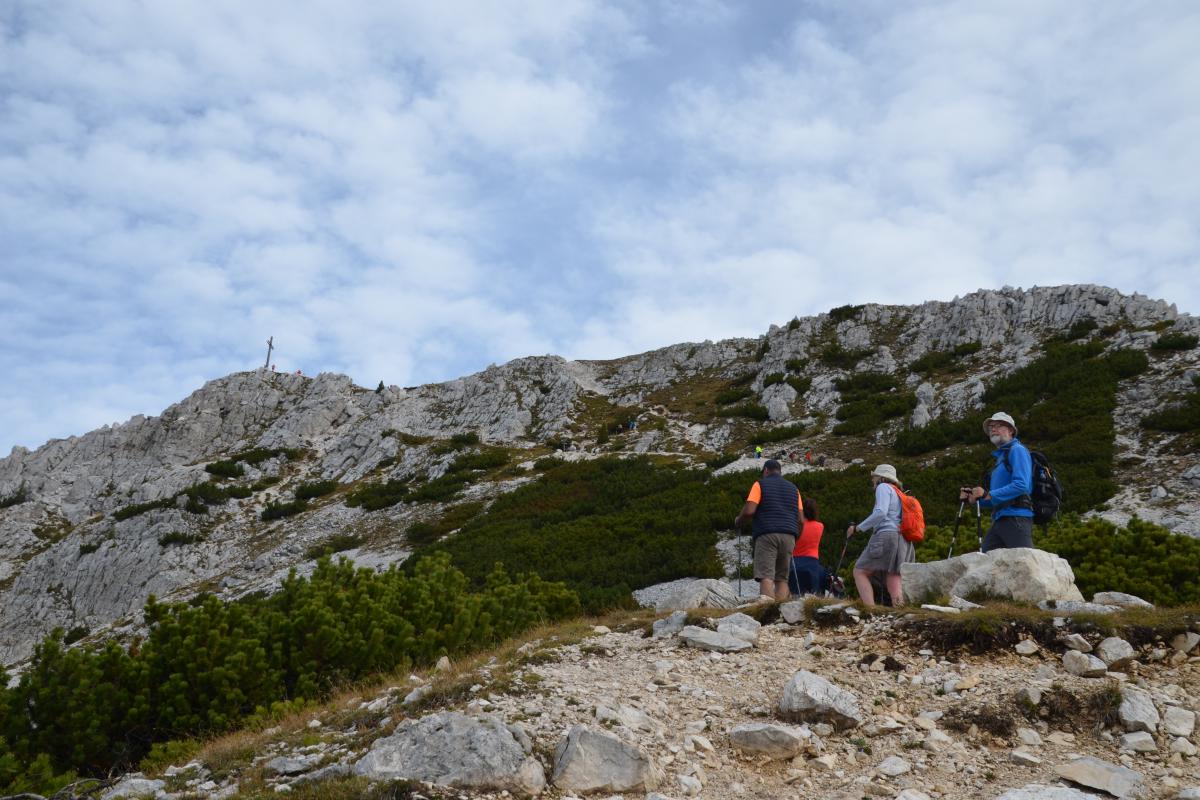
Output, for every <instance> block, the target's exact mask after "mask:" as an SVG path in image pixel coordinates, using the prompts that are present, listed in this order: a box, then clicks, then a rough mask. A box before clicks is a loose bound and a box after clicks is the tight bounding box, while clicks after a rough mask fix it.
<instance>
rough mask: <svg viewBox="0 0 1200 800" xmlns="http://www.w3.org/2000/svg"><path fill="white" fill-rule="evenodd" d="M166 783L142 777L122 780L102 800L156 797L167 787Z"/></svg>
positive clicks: (103, 795) (136, 776)
mask: <svg viewBox="0 0 1200 800" xmlns="http://www.w3.org/2000/svg"><path fill="white" fill-rule="evenodd" d="M166 785H167V784H166V782H165V781H155V780H149V779H147V778H143V777H141V776H140V775H131V776H128V777H125V778H122V779H121V780H120V781H118V782H117V784H116V785H115V786H113V787H112V788H111V789H109V790H108V791H106V792H105V793H104V794H102V795H101V796H100V797H101V800H118V798H133V797H154V796H155V795H156V794H157V793H158V792H160V791H162V790H163V789H164V788H165V787H166Z"/></svg>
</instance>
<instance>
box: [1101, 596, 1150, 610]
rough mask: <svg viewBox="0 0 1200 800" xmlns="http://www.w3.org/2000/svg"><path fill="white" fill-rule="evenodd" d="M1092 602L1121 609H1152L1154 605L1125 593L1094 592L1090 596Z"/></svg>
mask: <svg viewBox="0 0 1200 800" xmlns="http://www.w3.org/2000/svg"><path fill="white" fill-rule="evenodd" d="M1092 602H1093V603H1101V604H1102V605H1106V606H1121V607H1122V608H1154V604H1153V603H1151V602H1149V601H1148V600H1143V599H1142V598H1140V597H1138V596H1137V595H1135V594H1126V593H1125V592H1096V593H1095V594H1094V595H1092Z"/></svg>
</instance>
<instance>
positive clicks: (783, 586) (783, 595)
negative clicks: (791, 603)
mask: <svg viewBox="0 0 1200 800" xmlns="http://www.w3.org/2000/svg"><path fill="white" fill-rule="evenodd" d="M790 596H791V590H790V589H789V588H788V582H787V581H775V601H776V602H778V603H782V602H783V601H784V600H787V599H788V597H790Z"/></svg>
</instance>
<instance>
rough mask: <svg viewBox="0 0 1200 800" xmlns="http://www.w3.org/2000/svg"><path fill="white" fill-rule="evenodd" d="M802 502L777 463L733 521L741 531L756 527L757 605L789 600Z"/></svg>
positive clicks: (766, 466)
mask: <svg viewBox="0 0 1200 800" xmlns="http://www.w3.org/2000/svg"><path fill="white" fill-rule="evenodd" d="M802 506H803V501H802V500H801V498H800V490H799V489H797V488H796V485H795V484H794V483H792V482H791V481H789V480H786V479H784V477H783V467H782V466H781V465H780V464H779V462H778V461H776V460H775V459H773V458H771V459H767V463H765V464H763V471H762V478H761V479H760V480H757V481H755V482H754V485H753V486H752V487H750V494H749V495H748V496H747V497H746V504H745V505H744V506H743V507H742V511H741V513H740V514H738V515H737V517H736V518H735V519H734V520H733V527H734V528H739V527H741V525H742V523H744V522H746V521H747V520H753V525H754V534H753V535H754V580H756V581H758V592H759V594H758V600H756V601H755V602H758V603H771V602H775V601H783V600H786V599H787V597H788V573H789V572H790V571H791V566H792V549H793V548H794V547H795V546H796V537H797V536H799V535H800V509H801V508H802Z"/></svg>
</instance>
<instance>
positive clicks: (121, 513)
mask: <svg viewBox="0 0 1200 800" xmlns="http://www.w3.org/2000/svg"><path fill="white" fill-rule="evenodd" d="M176 497H178V495H172V496H171V497H164V498H162V499H160V500H151V501H150V502H148V503H135V504H133V505H131V506H124V507H123V508H118V509H117V510H116V511H114V512H113V519H116V520H125V519H130V518H132V517H136V516H139V515H141V514H145V513H146V512H148V511H155V510H157V509H160V508H174V507H175V498H176Z"/></svg>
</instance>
